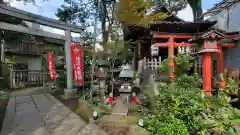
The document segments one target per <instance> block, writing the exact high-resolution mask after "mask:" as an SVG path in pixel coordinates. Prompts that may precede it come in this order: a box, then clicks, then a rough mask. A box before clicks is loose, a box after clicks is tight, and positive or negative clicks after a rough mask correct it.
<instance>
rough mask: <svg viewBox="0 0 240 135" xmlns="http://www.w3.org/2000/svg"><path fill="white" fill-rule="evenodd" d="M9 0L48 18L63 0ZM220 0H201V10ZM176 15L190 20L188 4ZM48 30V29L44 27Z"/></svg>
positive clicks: (54, 17)
mask: <svg viewBox="0 0 240 135" xmlns="http://www.w3.org/2000/svg"><path fill="white" fill-rule="evenodd" d="M6 1H10V2H11V6H13V7H16V8H18V9H22V10H25V11H28V12H31V13H34V14H38V15H42V16H46V17H49V18H53V19H57V18H56V16H55V12H56V11H57V8H59V7H60V6H61V5H62V4H63V3H64V0H48V1H45V2H43V1H42V0H36V5H37V6H34V5H32V4H24V3H23V2H18V1H16V0H6ZM221 1H222V0H202V7H203V12H205V11H206V10H207V9H209V8H211V7H213V6H214V4H216V3H219V2H221ZM178 16H179V17H180V18H182V19H184V20H186V21H192V20H193V15H192V10H191V8H190V6H187V8H186V9H184V10H182V11H180V12H179V13H178ZM46 30H50V29H46ZM50 31H52V32H54V33H59V34H63V33H64V32H63V31H61V30H58V29H53V30H50Z"/></svg>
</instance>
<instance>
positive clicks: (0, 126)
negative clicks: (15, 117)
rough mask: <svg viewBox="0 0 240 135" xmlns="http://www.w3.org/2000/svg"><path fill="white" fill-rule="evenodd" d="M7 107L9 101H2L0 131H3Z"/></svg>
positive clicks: (0, 103) (0, 105) (0, 102)
mask: <svg viewBox="0 0 240 135" xmlns="http://www.w3.org/2000/svg"><path fill="white" fill-rule="evenodd" d="M7 105H8V99H5V100H0V129H2V124H3V120H4V116H5V113H6V110H7ZM0 131H1V130H0Z"/></svg>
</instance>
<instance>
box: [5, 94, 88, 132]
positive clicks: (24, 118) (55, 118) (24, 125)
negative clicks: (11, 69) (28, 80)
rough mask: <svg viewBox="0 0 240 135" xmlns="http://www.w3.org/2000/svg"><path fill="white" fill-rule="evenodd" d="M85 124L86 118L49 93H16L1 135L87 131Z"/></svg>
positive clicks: (9, 104) (11, 99)
mask: <svg viewBox="0 0 240 135" xmlns="http://www.w3.org/2000/svg"><path fill="white" fill-rule="evenodd" d="M85 126H86V123H85V122H84V121H83V120H81V119H80V118H79V117H78V116H77V115H76V114H74V113H73V112H71V110H69V109H68V108H67V107H65V106H64V105H63V104H62V103H61V102H60V101H58V100H57V99H55V98H54V97H52V96H51V95H50V94H39V95H27V96H17V97H15V96H13V97H11V98H10V100H9V103H8V108H7V112H6V115H5V119H4V123H3V127H2V131H1V135H85V134H83V132H82V131H81V129H83V128H84V127H85ZM85 128H86V127H85Z"/></svg>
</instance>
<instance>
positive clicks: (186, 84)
mask: <svg viewBox="0 0 240 135" xmlns="http://www.w3.org/2000/svg"><path fill="white" fill-rule="evenodd" d="M180 57H181V58H182V62H181V60H180V58H179V59H178V58H175V60H176V59H178V60H179V61H178V62H176V61H175V63H176V68H175V73H177V76H176V78H175V80H174V85H173V87H172V88H170V84H168V85H167V86H163V87H161V88H159V94H158V95H157V96H156V97H155V98H154V99H155V101H156V105H155V109H154V110H151V111H150V109H149V108H144V110H143V113H144V119H145V128H146V129H147V130H148V131H149V132H150V134H151V135H189V134H190V135H206V134H207V133H209V132H213V134H214V135H218V134H222V133H224V134H227V135H235V133H234V131H232V128H231V126H232V121H233V120H234V119H236V118H239V112H240V111H239V110H238V109H236V108H233V107H232V106H231V105H230V104H229V101H230V98H229V96H228V95H227V94H226V93H224V92H219V94H218V95H217V96H212V97H208V96H206V94H205V92H204V91H202V90H201V88H200V87H199V86H200V84H201V80H200V78H199V76H198V75H197V74H193V75H187V73H186V71H188V69H189V68H190V67H191V66H186V65H192V64H191V62H189V61H190V60H191V58H189V57H190V56H189V57H185V56H180ZM186 59H187V60H186ZM163 64H164V63H163ZM165 64H167V63H166V62H165ZM179 64H180V65H181V64H183V65H185V67H187V68H186V69H184V68H180V67H181V66H180V65H179ZM163 67H167V65H162V69H163ZM162 71H164V70H162ZM180 71H181V72H180ZM184 71H185V72H184ZM212 129H214V130H212ZM230 130H231V132H229V131H230Z"/></svg>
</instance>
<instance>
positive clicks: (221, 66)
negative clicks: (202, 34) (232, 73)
mask: <svg viewBox="0 0 240 135" xmlns="http://www.w3.org/2000/svg"><path fill="white" fill-rule="evenodd" d="M217 48H218V51H219V52H217V54H216V55H217V71H218V75H220V74H223V73H224V63H223V53H222V47H221V45H220V44H219V42H217ZM218 81H219V88H222V87H224V80H222V79H221V78H220V77H219V79H218Z"/></svg>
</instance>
